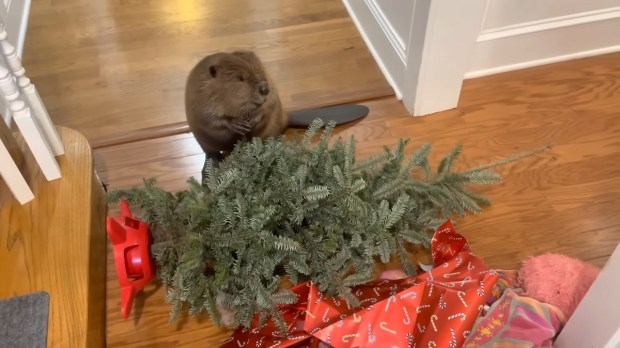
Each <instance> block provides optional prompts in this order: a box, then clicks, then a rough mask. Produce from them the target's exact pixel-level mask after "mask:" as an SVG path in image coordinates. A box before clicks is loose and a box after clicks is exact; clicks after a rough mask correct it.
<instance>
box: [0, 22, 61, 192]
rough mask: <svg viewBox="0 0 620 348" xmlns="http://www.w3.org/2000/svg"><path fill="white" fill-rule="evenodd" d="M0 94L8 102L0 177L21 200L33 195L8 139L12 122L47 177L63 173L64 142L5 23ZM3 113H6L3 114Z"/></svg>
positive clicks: (0, 39)
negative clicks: (60, 159)
mask: <svg viewBox="0 0 620 348" xmlns="http://www.w3.org/2000/svg"><path fill="white" fill-rule="evenodd" d="M0 55H1V56H2V59H0V97H1V99H2V101H4V104H5V105H6V106H8V111H5V112H9V113H10V117H4V119H6V120H9V123H7V124H4V123H5V121H3V120H1V119H2V118H0V122H1V123H3V124H1V125H0V128H1V129H0V130H2V132H0V140H1V141H0V177H2V179H3V181H4V182H5V184H6V185H7V186H8V187H9V190H10V191H11V193H12V194H13V196H14V197H15V198H16V199H17V201H19V202H20V203H21V204H24V203H27V202H28V201H30V200H32V199H33V198H34V193H33V192H32V190H31V189H30V187H29V186H28V183H27V180H26V179H25V178H24V176H23V175H22V174H21V172H20V171H19V166H18V164H19V162H21V161H18V160H17V159H16V158H15V157H16V153H15V151H16V149H15V147H16V145H15V140H14V139H11V137H12V134H11V132H10V130H9V129H10V126H11V122H10V120H12V121H14V122H15V124H16V125H17V128H18V130H19V133H20V134H21V136H22V137H23V138H24V140H25V143H26V145H27V146H28V148H29V149H30V152H31V153H32V155H33V157H34V159H35V161H36V163H37V165H38V166H39V168H40V170H41V172H42V173H43V175H44V176H45V178H46V179H47V180H48V181H51V180H56V179H59V178H60V177H61V176H62V174H61V170H60V167H59V165H58V162H57V161H56V156H60V155H62V154H64V146H63V143H62V141H61V139H60V136H59V135H58V132H57V130H56V127H55V126H54V124H53V123H52V121H51V119H50V117H49V115H48V113H47V109H46V108H45V105H44V104H43V101H42V100H41V98H40V97H39V94H38V92H37V90H36V88H35V86H34V85H33V84H32V83H31V82H30V79H29V78H28V77H26V71H25V69H24V67H23V66H22V63H21V60H20V59H19V57H18V56H17V53H16V51H15V47H14V46H13V45H12V44H11V43H10V42H9V41H8V40H7V33H6V31H5V26H4V23H0ZM4 116H6V115H4Z"/></svg>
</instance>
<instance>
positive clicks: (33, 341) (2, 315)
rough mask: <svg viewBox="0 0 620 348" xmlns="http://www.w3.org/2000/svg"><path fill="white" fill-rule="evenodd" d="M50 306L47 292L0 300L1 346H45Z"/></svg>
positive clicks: (2, 347) (35, 347)
mask: <svg viewBox="0 0 620 348" xmlns="http://www.w3.org/2000/svg"><path fill="white" fill-rule="evenodd" d="M49 306H50V297H49V294H48V293H46V292H36V293H32V294H28V295H24V296H17V297H12V298H9V299H5V300H0V348H5V347H7V348H8V347H11V348H12V347H28V348H30V347H33V348H39V347H41V348H45V347H46V346H47V323H48V315H49Z"/></svg>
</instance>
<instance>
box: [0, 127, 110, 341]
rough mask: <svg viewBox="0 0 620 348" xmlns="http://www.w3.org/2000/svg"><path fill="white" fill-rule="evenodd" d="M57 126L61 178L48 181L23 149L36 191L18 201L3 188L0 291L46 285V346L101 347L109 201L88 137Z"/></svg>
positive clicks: (20, 291)
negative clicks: (22, 202)
mask: <svg viewBox="0 0 620 348" xmlns="http://www.w3.org/2000/svg"><path fill="white" fill-rule="evenodd" d="M0 122H1V121H0ZM59 132H60V135H61V137H62V140H63V143H64V146H65V151H66V153H65V155H63V156H60V157H58V161H59V165H60V167H61V170H62V174H63V177H62V178H61V179H58V180H55V181H51V182H48V181H47V180H45V178H44V177H43V175H42V173H41V172H40V171H39V170H38V169H37V168H36V164H34V163H32V162H33V161H32V160H31V159H29V158H28V157H26V162H27V163H26V165H27V166H28V168H29V169H28V170H27V171H26V172H27V173H28V181H29V182H30V183H31V187H32V189H33V191H34V193H35V199H34V200H33V201H31V202H29V203H27V204H25V205H20V204H18V203H17V202H16V201H14V200H13V199H12V197H10V192H8V191H7V190H0V196H4V197H2V198H1V199H0V201H1V202H2V205H1V206H0V274H2V284H0V298H2V299H3V298H8V297H12V296H16V295H20V294H26V293H30V292H34V291H46V292H48V293H49V295H50V316H49V327H48V346H49V347H103V346H105V302H104V301H103V298H105V296H106V294H105V286H104V281H105V273H106V263H105V261H104V260H105V255H106V247H105V245H106V244H105V243H106V234H105V216H106V211H107V209H106V208H107V207H106V205H105V200H104V194H103V189H102V187H101V183H100V182H99V181H98V179H97V177H96V175H95V172H94V166H93V156H92V153H91V151H90V147H89V145H88V142H87V140H86V138H85V137H83V136H82V135H81V134H79V133H78V132H76V131H74V130H71V129H67V128H64V127H60V128H59ZM7 195H8V196H9V197H6V196H7Z"/></svg>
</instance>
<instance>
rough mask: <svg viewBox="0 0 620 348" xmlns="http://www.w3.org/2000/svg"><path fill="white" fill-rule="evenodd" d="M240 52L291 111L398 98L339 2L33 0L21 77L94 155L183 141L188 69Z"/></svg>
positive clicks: (332, 0)
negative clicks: (175, 135)
mask: <svg viewBox="0 0 620 348" xmlns="http://www.w3.org/2000/svg"><path fill="white" fill-rule="evenodd" d="M240 9H242V10H240ZM234 49H252V50H255V51H256V52H257V54H258V55H259V56H260V57H261V58H262V59H263V60H264V62H265V65H266V67H267V69H268V70H269V71H270V73H271V74H272V75H273V77H274V80H275V81H276V83H277V85H278V86H279V89H280V91H281V98H282V102H283V105H284V107H285V109H287V110H296V109H304V108H308V107H314V106H325V105H332V104H339V103H347V102H351V101H357V100H364V99H371V98H376V97H382V96H388V95H393V90H392V89H391V88H390V87H389V85H388V84H387V82H386V80H385V78H384V77H383V75H382V74H381V72H380V71H379V68H378V67H377V65H376V63H375V62H374V60H373V58H372V56H371V55H370V53H369V51H368V49H367V48H366V46H365V45H364V43H363V41H362V39H361V37H360V35H359V33H358V32H357V30H356V28H355V26H354V24H353V22H352V20H351V19H350V18H349V16H348V14H347V12H346V10H345V8H344V5H343V4H342V1H341V0H304V1H300V0H282V1H251V0H234V1H218V0H184V1H169V0H149V1H138V0H116V1H113V0H97V1H93V0H33V2H32V10H31V13H30V18H29V25H28V40H26V47H25V50H24V66H25V68H26V71H27V74H28V76H29V77H30V78H31V80H32V81H33V82H34V84H35V85H36V86H37V88H38V90H39V93H40V94H41V96H42V98H43V100H44V101H45V103H46V106H47V107H48V109H49V112H50V115H51V117H52V119H53V120H54V122H55V124H57V125H64V126H68V127H71V128H74V129H76V130H78V131H80V132H82V133H83V134H84V135H85V136H86V137H87V138H88V139H89V141H90V142H91V144H92V145H93V146H94V147H95V148H96V147H99V145H102V144H107V143H109V142H114V141H116V140H117V139H118V138H119V137H120V138H127V137H130V138H131V137H134V136H143V135H144V133H142V134H140V132H139V131H140V130H141V129H144V128H151V127H158V129H160V128H161V127H164V128H165V127H167V126H170V125H173V126H174V127H173V129H172V131H174V130H176V129H177V128H178V127H176V124H177V123H178V122H184V121H185V112H184V107H183V92H184V85H185V79H186V76H187V74H188V73H189V71H190V69H191V68H192V67H193V65H194V64H196V63H197V62H198V60H200V59H201V58H202V57H204V56H205V55H208V54H211V53H214V52H216V51H226V50H234Z"/></svg>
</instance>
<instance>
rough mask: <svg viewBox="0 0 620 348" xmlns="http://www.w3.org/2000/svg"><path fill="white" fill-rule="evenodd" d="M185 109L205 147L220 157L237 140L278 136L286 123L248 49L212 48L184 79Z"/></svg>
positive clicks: (275, 93)
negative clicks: (229, 51)
mask: <svg viewBox="0 0 620 348" xmlns="http://www.w3.org/2000/svg"><path fill="white" fill-rule="evenodd" d="M265 87H268V89H269V91H268V93H265V92H266V89H265ZM261 88H262V93H261ZM185 112H186V117H187V122H188V124H189V127H190V129H191V131H192V133H193V134H194V136H195V137H196V140H197V141H198V143H199V144H200V146H201V147H202V149H203V151H204V152H205V153H206V154H207V156H210V157H214V158H215V159H218V160H221V159H222V158H223V157H225V156H226V154H227V153H229V152H230V151H232V150H233V148H234V146H235V144H236V143H237V142H238V141H240V140H246V139H250V138H252V137H259V138H267V137H274V136H279V135H281V134H283V133H284V130H285V129H286V127H287V125H288V114H287V113H285V112H284V111H283V110H282V103H281V102H280V97H279V95H278V91H277V90H276V88H275V86H274V84H273V82H272V81H271V79H270V77H269V76H268V74H267V72H266V71H265V68H264V66H263V64H262V63H261V61H260V59H259V58H258V57H257V56H256V55H255V54H254V53H253V52H250V51H235V52H231V53H215V54H212V55H210V56H207V57H205V58H204V59H202V60H201V61H200V62H198V64H197V65H196V66H195V67H194V68H193V69H192V71H191V72H190V74H189V77H188V79H187V84H186V88H185Z"/></svg>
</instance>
